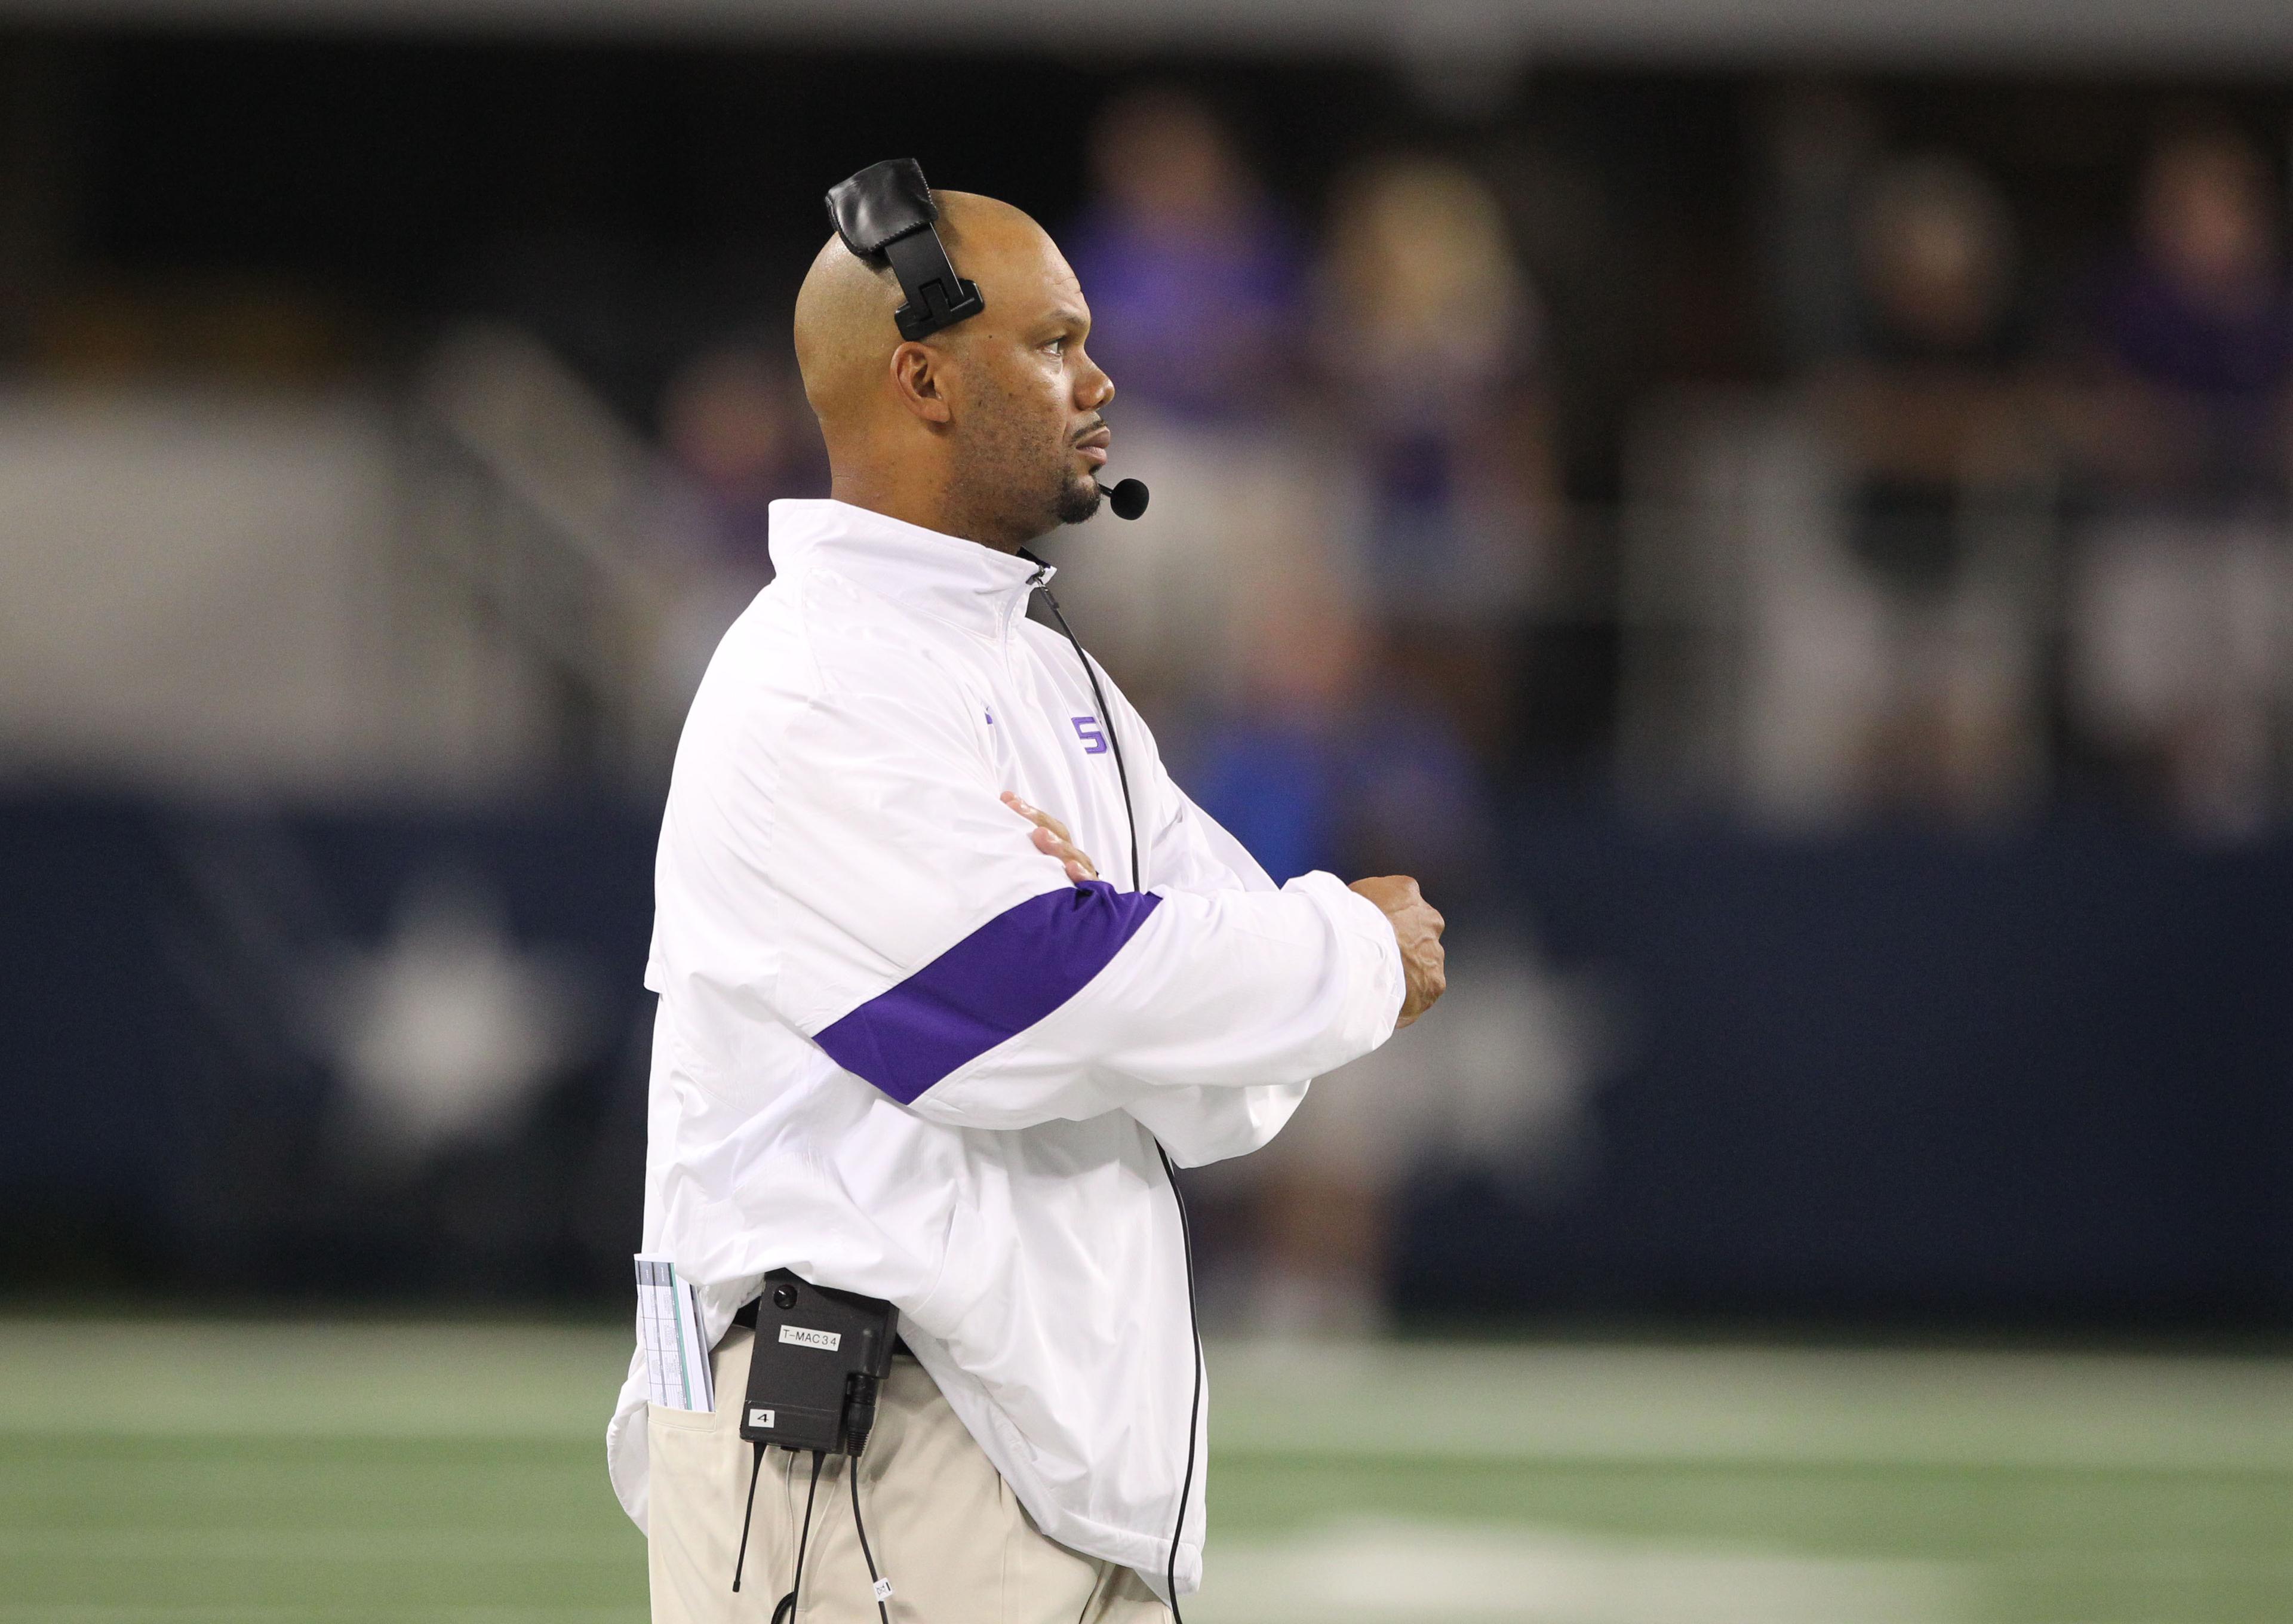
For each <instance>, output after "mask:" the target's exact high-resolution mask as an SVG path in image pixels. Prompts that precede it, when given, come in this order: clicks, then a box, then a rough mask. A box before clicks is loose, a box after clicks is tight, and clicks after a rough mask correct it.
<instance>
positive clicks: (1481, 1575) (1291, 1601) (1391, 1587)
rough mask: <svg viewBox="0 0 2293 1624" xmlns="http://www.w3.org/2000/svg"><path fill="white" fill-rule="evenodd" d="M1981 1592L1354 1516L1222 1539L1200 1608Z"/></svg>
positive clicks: (1767, 1607)
mask: <svg viewBox="0 0 2293 1624" xmlns="http://www.w3.org/2000/svg"><path fill="white" fill-rule="evenodd" d="M1187 1612H1188V1614H1189V1615H1190V1616H1192V1617H1194V1618H1195V1619H1198V1620H1201V1624H1355V1621H1359V1624H1369V1620H1380V1621H1381V1624H1964V1621H1966V1620H1973V1619H1976V1618H1979V1617H1981V1615H1982V1612H1983V1609H1982V1607H1981V1594H1980V1586H1979V1584H1978V1583H1977V1580H1976V1577H1975V1575H1974V1573H1973V1571H1971V1570H1968V1569H1965V1568H1963V1567H1959V1566H1956V1565H1953V1564H1949V1563H1927V1562H1900V1561H1891V1562H1875V1561H1852V1560H1842V1559H1838V1558H1826V1557H1803V1556H1794V1555H1783V1554H1779V1553H1777V1552H1773V1551H1764V1550H1746V1549H1740V1548H1731V1547H1715V1546H1709V1545H1687V1544H1679V1543H1673V1542H1665V1541H1649V1540H1621V1539H1592V1538H1587V1537H1585V1536H1583V1535H1580V1534H1575V1533H1564V1532H1560V1531H1554V1530H1546V1529H1536V1528H1513V1527H1506V1528H1495V1527H1487V1528H1475V1527H1471V1526H1461V1525H1458V1524H1454V1523H1417V1522H1408V1521H1398V1520H1389V1519H1349V1520H1347V1521H1344V1522H1335V1523H1325V1524H1322V1525H1320V1526H1319V1527H1317V1528H1315V1529H1313V1530H1311V1531H1308V1532H1306V1533H1304V1534H1302V1535H1300V1536H1298V1537H1294V1538H1292V1539H1283V1540H1257V1541H1239V1540H1233V1539H1227V1540H1221V1541H1219V1542H1218V1543H1217V1544H1215V1545H1214V1546H1213V1547H1212V1548H1211V1555H1210V1564H1209V1567H1208V1570H1207V1572H1206V1575H1205V1580H1204V1584H1203V1589H1202V1592H1201V1594H1200V1595H1199V1596H1195V1597H1193V1598H1190V1599H1189V1600H1188V1602H1187Z"/></svg>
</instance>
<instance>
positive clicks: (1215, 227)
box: [1064, 88, 1304, 419]
mask: <svg viewBox="0 0 2293 1624" xmlns="http://www.w3.org/2000/svg"><path fill="white" fill-rule="evenodd" d="M1091 165H1092V171H1093V174H1094V176H1095V179H1096V181H1097V184H1098V193H1097V196H1096V198H1095V199H1094V200H1093V202H1092V203H1091V205H1090V207H1089V208H1088V209H1087V210H1086V211H1085V212H1084V214H1083V217H1082V220H1081V221H1080V222H1077V223H1076V225H1075V226H1074V227H1073V228H1072V229H1070V230H1068V231H1066V232H1065V234H1064V241H1065V246H1066V252H1067V257H1068V259H1069V260H1070V261H1071V262H1072V263H1074V268H1075V273H1076V275H1077V276H1078V277H1080V278H1081V279H1082V286H1083V292H1084V295H1085V296H1086V297H1088V298H1089V299H1090V303H1091V310H1092V313H1093V316H1094V326H1093V328H1092V332H1091V339H1090V343H1091V351H1092V353H1093V354H1094V356H1095V357H1096V358H1097V359H1098V361H1099V363H1100V364H1101V365H1102V366H1104V367H1106V369H1107V370H1108V372H1109V373H1111V374H1112V375H1113V376H1114V377H1115V378H1116V379H1117V381H1118V382H1119V384H1120V385H1121V387H1122V389H1123V390H1124V391H1126V392H1128V393H1129V394H1130V396H1131V397H1132V398H1133V399H1134V400H1140V401H1144V402H1149V403H1151V404H1153V405H1154V406H1155V407H1156V408H1159V409H1161V410H1163V411H1166V412H1169V413H1171V414H1174V415H1177V416H1187V417H1194V418H1209V419H1215V418H1230V417H1243V418H1248V417H1251V416H1255V415H1256V414H1258V413H1260V412H1263V411H1265V410H1267V409H1268V408H1272V407H1275V406H1277V405H1279V404H1280V403H1281V402H1282V400H1283V398H1284V392H1285V391H1286V390H1287V388H1288V387H1289V385H1291V384H1292V383H1293V382H1294V381H1295V377H1296V372H1297V363H1298V355H1297V351H1296V339H1297V336H1298V328H1299V311H1300V285H1301V279H1302V275H1303V271H1304V251H1303V248H1302V246H1301V245H1300V243H1299V241H1298V240H1297V238H1296V236H1295V234H1294V232H1292V230H1291V229H1290V228H1289V226H1288V225H1287V223H1286V222H1284V220H1283V218H1282V216H1281V215H1280V214H1279V213H1277V212H1276V210H1275V209H1274V208H1272V207H1271V206H1269V205H1268V201H1267V199H1266V198H1265V196H1264V194H1263V192H1262V191H1261V190H1260V186H1259V183H1258V180H1257V177H1256V176H1254V175H1253V174H1252V173H1251V172H1250V170H1249V168H1248V166H1245V165H1244V162H1243V159H1242V157H1241V155H1240V153H1238V152H1237V151H1236V149H1235V146H1234V142H1233V141H1232V139H1231V138H1230V137H1229V136H1228V133H1227V132H1226V130H1225V129H1224V128H1223V127H1222V126H1221V125H1219V122H1218V120H1217V119H1216V118H1215V117H1213V116H1212V115H1211V111H1210V109H1208V108H1206V107H1204V106H1203V104H1202V103H1201V102H1199V101H1195V99H1194V98H1192V97H1190V96H1188V95H1187V94H1186V93H1183V92H1180V91H1178V90H1174V89H1169V88H1154V89H1148V90H1143V91H1138V92H1135V93H1132V94H1130V95H1128V96H1126V97H1123V98H1122V99H1120V100H1118V101H1115V102H1114V103H1113V104H1112V105H1110V106H1109V107H1108V108H1107V109H1106V111H1105V112H1104V113H1103V114H1102V115H1101V116H1100V117H1099V121H1098V130H1097V132H1096V133H1095V134H1094V136H1093V138H1092V141H1091Z"/></svg>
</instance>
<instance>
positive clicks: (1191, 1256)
mask: <svg viewBox="0 0 2293 1624" xmlns="http://www.w3.org/2000/svg"><path fill="white" fill-rule="evenodd" d="M1019 556H1020V557H1021V558H1024V559H1025V560H1026V561H1027V562H1029V563H1031V564H1033V565H1034V566H1035V567H1036V568H1037V569H1038V570H1049V565H1047V564H1045V563H1044V562H1043V561H1042V560H1041V559H1040V558H1037V557H1036V556H1035V555H1034V554H1033V553H1030V552H1028V551H1027V549H1026V548H1025V547H1021V548H1020V549H1019ZM1033 585H1034V589H1035V590H1036V591H1037V592H1039V593H1041V594H1042V597H1043V607H1044V608H1046V609H1048V610H1050V611H1051V618H1052V619H1054V620H1056V621H1057V622H1058V625H1059V630H1060V631H1061V632H1063V633H1065V634H1066V640H1067V642H1069V643H1071V644H1073V645H1074V651H1075V658H1077V659H1079V660H1081V661H1082V674H1083V676H1084V678H1085V679H1086V680H1087V681H1089V683H1090V697H1091V699H1093V700H1094V701H1095V702H1096V703H1097V704H1098V715H1099V721H1100V722H1101V723H1102V724H1103V725H1104V726H1105V727H1106V738H1107V742H1108V743H1110V744H1112V745H1113V746H1114V773H1115V778H1116V779H1117V780H1118V781H1119V782H1120V783H1121V784H1122V816H1123V819H1124V820H1125V821H1127V822H1128V823H1129V824H1130V889H1131V890H1133V891H1134V892H1135V891H1137V890H1138V888H1139V887H1138V812H1136V811H1135V810H1133V808H1132V807H1131V804H1130V770H1129V769H1128V768H1126V767H1125V766H1124V765H1123V764H1122V734H1121V733H1120V732H1119V731H1116V729H1115V725H1114V715H1113V714H1112V713H1110V712H1109V711H1108V710H1107V708H1106V695H1105V694H1104V693H1101V692H1100V691H1099V687H1098V667H1096V666H1095V665H1093V664H1092V663H1091V658H1090V655H1088V654H1086V653H1084V652H1083V647H1082V639H1081V638H1079V637H1077V636H1076V635H1075V634H1074V627H1073V626H1069V625H1068V624H1067V618H1066V617H1065V615H1063V614H1061V613H1060V612H1059V601H1058V600H1057V598H1055V597H1053V596H1052V595H1051V589H1050V588H1049V586H1044V585H1043V584H1042V582H1041V580H1037V581H1036V582H1034V583H1033ZM1155 1155H1157V1156H1159V1157H1161V1158H1162V1159H1163V1174H1164V1176H1166V1177H1168V1178H1169V1179H1170V1181H1171V1200H1172V1201H1174V1202H1176V1203H1177V1204H1178V1208H1179V1239H1180V1240H1183V1241H1184V1242H1185V1243H1186V1248H1187V1329H1188V1331H1189V1333H1190V1334H1191V1335H1192V1337H1193V1339H1194V1345H1195V1396H1194V1402H1192V1403H1191V1404H1189V1405H1188V1406H1187V1475H1185V1476H1184V1477H1182V1478H1180V1479H1179V1515H1178V1519H1177V1521H1175V1522H1174V1523H1171V1559H1170V1563H1169V1566H1168V1567H1166V1568H1165V1569H1164V1570H1163V1585H1164V1587H1165V1588H1167V1589H1168V1590H1169V1591H1170V1593H1171V1624H1186V1615H1185V1614H1183V1613H1181V1612H1179V1534H1180V1533H1181V1532H1183V1531H1185V1529H1186V1526H1187V1499H1188V1498H1189V1497H1190V1496H1192V1494H1193V1493H1194V1488H1195V1452H1196V1450H1198V1449H1199V1448H1200V1447H1201V1442H1202V1428H1201V1426H1200V1425H1199V1424H1200V1422H1201V1419H1202V1412H1203V1311H1202V1304H1201V1302H1200V1300H1199V1294H1198V1293H1197V1292H1196V1291H1195V1230H1194V1224H1193V1222H1192V1221H1191V1220H1190V1219H1189V1218H1188V1217H1187V1198H1186V1196H1185V1194H1184V1193H1183V1192H1181V1191H1180V1190H1179V1169H1178V1168H1176V1167H1175V1166H1174V1165H1172V1163H1171V1152H1170V1151H1166V1150H1164V1149H1163V1142H1162V1141H1161V1140H1160V1139H1157V1140H1155ZM852 1513H853V1515H854V1517H855V1519H856V1518H857V1517H858V1515H859V1514H860V1501H859V1499H858V1491H857V1490H856V1489H855V1491H854V1499H853V1501H852ZM862 1546H863V1549H864V1548H865V1546H866V1540H865V1539H864V1537H863V1540H862ZM872 1571H873V1570H872V1569H871V1572H872ZM887 1624H889V1621H888V1620H887Z"/></svg>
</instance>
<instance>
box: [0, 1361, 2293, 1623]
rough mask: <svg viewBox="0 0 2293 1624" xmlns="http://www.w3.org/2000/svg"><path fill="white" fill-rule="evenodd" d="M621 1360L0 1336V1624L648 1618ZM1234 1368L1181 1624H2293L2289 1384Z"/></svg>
mask: <svg viewBox="0 0 2293 1624" xmlns="http://www.w3.org/2000/svg"><path fill="white" fill-rule="evenodd" d="M627 1352H628V1342H627V1338H626V1337H625V1336H624V1335H623V1334H621V1333H620V1332H616V1331H610V1330H598V1329H589V1328H579V1329H563V1328H550V1327H542V1326H515V1327H471V1326H417V1325H405V1324H386V1325H359V1326H352V1325H344V1324H330V1325H310V1324H280V1325H265V1324H235V1325H219V1324H213V1323H204V1322H201V1323H180V1322H166V1323H155V1324H147V1325H138V1326H132V1327H131V1326H128V1325H125V1324H121V1323H117V1322H112V1321H104V1322H90V1321H0V1624H20V1621H28V1620H87V1621H89V1624H94V1621H97V1620H101V1621H104V1624H114V1621H121V1624H125V1621H128V1620H136V1621H142V1620H149V1621H151V1624H160V1621H163V1620H164V1621H166V1624H190V1620H201V1621H205V1620H217V1621H224V1620H250V1621H268V1620H302V1619H311V1620H341V1621H343V1624H351V1621H353V1620H355V1621H359V1624H366V1621H369V1620H370V1621H374V1624H380V1621H382V1620H393V1621H395V1620H438V1621H440V1624H448V1621H450V1624H519V1621H524V1620H534V1621H537V1624H538V1621H539V1620H566V1621H568V1624H571V1621H573V1620H596V1621H598V1624H606V1621H608V1620H610V1621H612V1624H637V1621H638V1620H642V1619H643V1617H644V1544H643V1541H642V1540H641V1539H640V1538H639V1537H638V1535H637V1534H636V1531H635V1530H634V1529H632V1528H631V1527H630V1526H629V1525H628V1523H627V1522H626V1521H625V1520H624V1519H623V1518H622V1516H621V1515H620V1509H619V1507H616V1506H615V1505H614V1503H613V1500H612V1496H611V1493H610V1492H609V1491H608V1490H607V1488H606V1486H605V1483H604V1467H603V1461H602V1447H601V1443H600V1441H599V1438H600V1432H601V1428H602V1426H603V1421H604V1413H605V1410H606V1409H607V1408H608V1406H609V1404H610V1401H611V1396H612V1390H613V1387H614V1386H615V1384H616V1383H617V1381H618V1379H619V1377H620V1371H621V1369H622V1367H623V1364H624V1362H625V1361H626V1358H627ZM1211 1379H1212V1384H1213V1393H1214V1396H1215V1416H1214V1419H1213V1423H1212V1435H1213V1441H1214V1442H1213V1475H1212V1478H1211V1517H1212V1536H1211V1555H1210V1582H1209V1586H1208V1588H1206V1589H1205V1590H1204V1591H1203V1594H1202V1596H1200V1597H1199V1598H1198V1599H1196V1600H1195V1601H1194V1602H1193V1603H1191V1604H1189V1606H1188V1609H1187V1617H1188V1619H1189V1620H1190V1624H1309V1621H1310V1624H1343V1621H1346V1620H1383V1621H1387V1624H1393V1621H1410V1620H1425V1621H1428V1624H1430V1621H1432V1620H1461V1621H1472V1620H1555V1621H1562V1620H1565V1621H1570V1624H1578V1621H1581V1624H1673V1621H1675V1620H1676V1621H1680V1624H1860V1621H1861V1620H1889V1621H1891V1624H1893V1621H1900V1624H1910V1621H1913V1620H1920V1621H1926V1620H1933V1621H1944V1620H1950V1621H1959V1620H1985V1621H1988V1620H1997V1621H1999V1624H2021V1621H2023V1620H2029V1621H2032V1624H2038V1621H2041V1620H2044V1621H2048V1624H2053V1621H2060V1624H2072V1621H2078V1624H2134V1621H2135V1620H2189V1621H2192V1624H2196V1621H2200V1620H2202V1621H2206V1624H2247V1621H2251V1624H2261V1621H2262V1620H2271V1621H2273V1624H2274V1621H2279V1620H2293V1362H2285V1361H2264V1360H2227V1359H2224V1360H2190V1359H2167V1358H2138V1357H2122V1358H2121V1357H2071V1356H2048V1355H2038V1354H2027V1355H2026V1354H1973V1353H1835V1352H1816V1351H1803V1350H1797V1351H1795V1350H1790V1349H1775V1350H1746V1349H1740V1348H1738V1349H1723V1350H1710V1349H1665V1348H1654V1347H1640V1348H1613V1347H1584V1346H1549V1345H1437V1346H1428V1345H1398V1346H1390V1347H1373V1348H1360V1349H1352V1350H1335V1351H1333V1350H1322V1351H1317V1352H1310V1353H1298V1352H1291V1353H1277V1352H1276V1351H1274V1350H1270V1349H1267V1348H1264V1347H1244V1346H1214V1347H1213V1348H1212V1350H1211ZM871 1531H872V1530H871ZM878 1537H879V1541H880V1543H881V1545H882V1547H885V1549H886V1550H887V1553H889V1552H895V1550H896V1543H895V1542H896V1535H895V1533H894V1532H893V1531H890V1530H885V1531H881V1532H880V1533H879V1536H878ZM887 1566H888V1567H889V1568H890V1569H891V1571H894V1573H895V1575H896V1555H887ZM895 1612H896V1606H895ZM913 1624H928V1620H915V1621H913Z"/></svg>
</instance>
